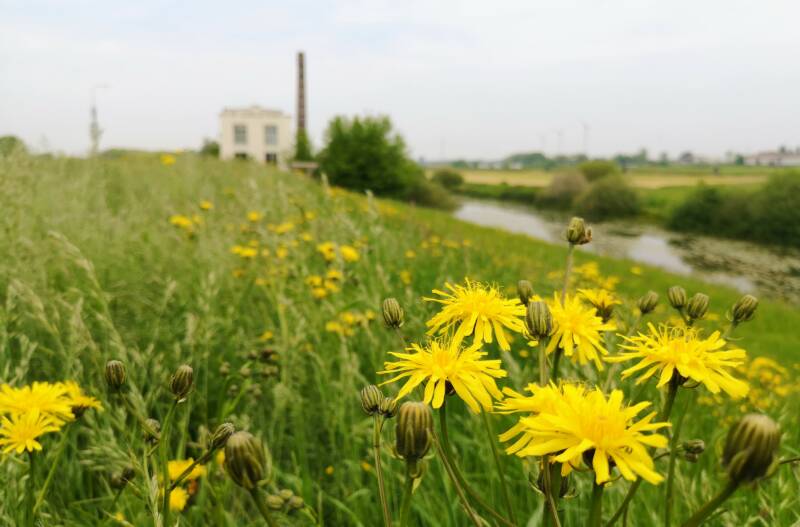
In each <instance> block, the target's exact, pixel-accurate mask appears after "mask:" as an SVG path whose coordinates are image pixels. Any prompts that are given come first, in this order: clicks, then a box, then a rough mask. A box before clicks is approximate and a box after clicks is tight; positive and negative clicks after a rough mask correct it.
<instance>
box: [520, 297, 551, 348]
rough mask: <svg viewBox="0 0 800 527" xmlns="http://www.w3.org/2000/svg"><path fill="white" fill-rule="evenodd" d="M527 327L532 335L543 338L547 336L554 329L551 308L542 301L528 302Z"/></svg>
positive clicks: (539, 338) (538, 338)
mask: <svg viewBox="0 0 800 527" xmlns="http://www.w3.org/2000/svg"><path fill="white" fill-rule="evenodd" d="M525 327H526V328H527V329H528V333H529V334H530V335H531V337H533V338H535V339H537V340H541V339H543V338H547V337H548V336H549V335H550V333H551V332H552V330H553V315H552V314H551V313H550V308H549V307H547V304H546V303H544V302H542V301H537V302H531V303H530V304H528V311H527V313H526V314H525Z"/></svg>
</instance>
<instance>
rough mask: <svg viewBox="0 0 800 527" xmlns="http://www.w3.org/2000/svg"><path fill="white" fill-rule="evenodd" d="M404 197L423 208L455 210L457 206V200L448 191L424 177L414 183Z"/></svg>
mask: <svg viewBox="0 0 800 527" xmlns="http://www.w3.org/2000/svg"><path fill="white" fill-rule="evenodd" d="M402 197H403V198H404V199H405V200H407V201H410V202H411V203H414V204H416V205H421V206H423V207H433V208H437V209H444V210H453V209H455V208H456V205H457V203H456V200H455V199H454V198H453V196H452V194H450V192H448V191H447V189H445V188H444V187H443V186H442V185H440V184H439V183H436V182H434V181H428V180H427V179H425V178H424V177H423V178H420V179H418V180H416V181H415V182H414V183H412V184H411V185H410V186H409V187H408V189H406V191H405V194H404V196H402Z"/></svg>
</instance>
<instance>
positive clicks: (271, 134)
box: [264, 124, 278, 145]
mask: <svg viewBox="0 0 800 527" xmlns="http://www.w3.org/2000/svg"><path fill="white" fill-rule="evenodd" d="M264 139H265V140H266V143H267V144H268V145H277V144H278V127H277V126H275V125H272V124H269V125H267V126H265V127H264Z"/></svg>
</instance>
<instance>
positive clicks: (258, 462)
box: [225, 431, 266, 490]
mask: <svg viewBox="0 0 800 527" xmlns="http://www.w3.org/2000/svg"><path fill="white" fill-rule="evenodd" d="M265 465H266V461H265V455H264V446H263V445H262V444H261V441H260V440H258V439H257V438H256V437H255V436H253V434H251V433H250V432H244V431H242V432H235V433H234V434H233V435H231V436H230V437H229V438H228V442H227V443H226V444H225V470H226V472H227V473H228V475H229V476H230V477H231V479H232V480H233V482H234V483H236V484H237V485H239V486H240V487H243V488H245V489H247V490H253V489H254V488H256V486H257V485H258V482H259V481H261V480H262V479H264V475H265V474H264V472H265Z"/></svg>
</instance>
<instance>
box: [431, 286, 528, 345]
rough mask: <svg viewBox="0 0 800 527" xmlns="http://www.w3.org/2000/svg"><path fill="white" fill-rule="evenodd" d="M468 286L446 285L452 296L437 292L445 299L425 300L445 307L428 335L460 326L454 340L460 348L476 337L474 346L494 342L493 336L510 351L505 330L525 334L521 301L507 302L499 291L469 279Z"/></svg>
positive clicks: (432, 320) (435, 319) (436, 292)
mask: <svg viewBox="0 0 800 527" xmlns="http://www.w3.org/2000/svg"><path fill="white" fill-rule="evenodd" d="M465 283H466V285H452V284H449V283H446V284H445V287H446V288H447V289H449V290H450V291H451V292H449V293H448V292H445V291H441V290H439V289H434V290H433V292H434V293H435V294H437V295H439V296H441V297H442V298H427V297H426V298H424V299H423V300H425V301H428V302H438V303H440V304H442V305H443V306H444V307H442V310H441V311H440V312H439V313H437V314H436V315H434V316H433V318H431V319H430V320H429V321H428V322H427V325H428V327H429V328H430V329H429V330H428V334H429V335H432V334H434V333H437V332H438V333H445V332H447V331H449V330H450V329H451V328H453V327H454V326H458V328H457V329H456V332H455V335H454V337H453V340H454V343H455V345H456V346H458V345H459V344H461V342H462V340H463V339H464V338H465V337H467V336H469V335H473V343H474V344H476V345H479V344H481V343H482V342H488V343H491V342H492V333H494V335H496V337H497V343H498V344H500V349H503V350H506V351H507V350H509V349H511V346H510V345H509V343H508V339H507V337H506V333H505V328H507V329H509V330H511V331H514V332H516V333H522V332H523V331H524V330H525V324H524V323H523V321H522V318H521V317H524V316H525V306H523V305H522V304H521V303H520V301H519V299H518V298H514V299H511V300H509V299H506V298H505V297H503V295H501V294H500V292H499V291H498V290H497V288H495V287H490V286H486V285H484V284H481V283H479V282H473V281H471V280H469V279H468V278H467V279H466V280H465Z"/></svg>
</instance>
